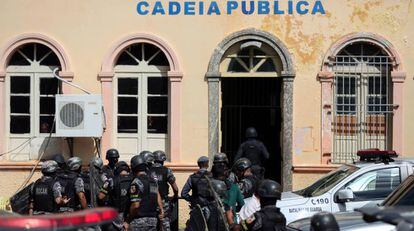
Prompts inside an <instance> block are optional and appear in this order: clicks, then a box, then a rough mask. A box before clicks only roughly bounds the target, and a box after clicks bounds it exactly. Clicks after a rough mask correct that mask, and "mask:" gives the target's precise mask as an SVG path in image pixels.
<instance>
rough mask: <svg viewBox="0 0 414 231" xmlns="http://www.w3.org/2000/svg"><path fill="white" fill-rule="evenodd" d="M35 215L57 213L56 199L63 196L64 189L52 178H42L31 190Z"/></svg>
mask: <svg viewBox="0 0 414 231" xmlns="http://www.w3.org/2000/svg"><path fill="white" fill-rule="evenodd" d="M29 196H30V200H31V201H32V202H33V214H34V215H38V214H49V213H54V212H56V211H57V204H56V202H55V199H56V198H58V197H61V196H62V187H61V185H60V183H59V182H57V181H55V179H54V178H53V177H51V176H42V177H41V178H40V179H38V180H37V181H36V182H35V183H34V184H33V185H32V187H31V189H30V195H29Z"/></svg>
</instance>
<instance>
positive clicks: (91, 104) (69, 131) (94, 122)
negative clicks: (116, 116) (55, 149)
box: [56, 94, 103, 137]
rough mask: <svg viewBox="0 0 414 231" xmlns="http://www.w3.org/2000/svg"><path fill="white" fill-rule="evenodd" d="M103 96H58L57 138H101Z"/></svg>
mask: <svg viewBox="0 0 414 231" xmlns="http://www.w3.org/2000/svg"><path fill="white" fill-rule="evenodd" d="M102 120H103V118H102V98H101V95H86V94H83V95H56V136H58V137H101V136H102V131H103V128H102Z"/></svg>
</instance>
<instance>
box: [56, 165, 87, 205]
mask: <svg viewBox="0 0 414 231" xmlns="http://www.w3.org/2000/svg"><path fill="white" fill-rule="evenodd" d="M57 180H58V181H59V183H60V185H61V186H62V196H63V197H65V196H66V197H67V198H70V201H69V202H68V203H67V204H66V205H64V206H61V207H60V208H59V212H72V211H76V210H79V209H80V202H79V198H78V196H77V194H78V193H80V192H83V193H85V184H84V181H83V179H82V177H81V176H80V174H78V173H76V172H71V171H66V172H65V174H63V175H60V176H58V177H57Z"/></svg>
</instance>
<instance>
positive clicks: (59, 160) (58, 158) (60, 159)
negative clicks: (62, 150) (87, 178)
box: [53, 154, 66, 170]
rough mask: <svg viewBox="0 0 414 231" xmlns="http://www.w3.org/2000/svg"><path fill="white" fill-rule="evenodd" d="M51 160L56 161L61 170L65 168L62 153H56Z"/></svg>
mask: <svg viewBox="0 0 414 231" xmlns="http://www.w3.org/2000/svg"><path fill="white" fill-rule="evenodd" d="M53 160H54V161H56V163H57V164H58V166H59V168H60V169H62V170H65V169H66V162H65V158H64V157H63V155H62V154H56V155H55V156H54V157H53Z"/></svg>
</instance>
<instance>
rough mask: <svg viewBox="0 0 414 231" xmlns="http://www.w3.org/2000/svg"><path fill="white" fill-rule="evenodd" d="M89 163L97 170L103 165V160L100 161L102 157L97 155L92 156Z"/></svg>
mask: <svg viewBox="0 0 414 231" xmlns="http://www.w3.org/2000/svg"><path fill="white" fill-rule="evenodd" d="M89 164H90V165H91V166H94V167H95V168H97V169H99V170H101V169H102V167H103V161H102V159H101V158H99V157H97V156H95V157H92V159H91V162H89Z"/></svg>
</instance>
